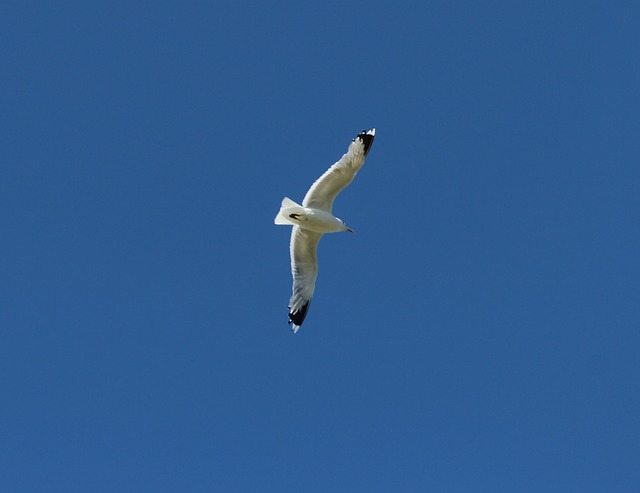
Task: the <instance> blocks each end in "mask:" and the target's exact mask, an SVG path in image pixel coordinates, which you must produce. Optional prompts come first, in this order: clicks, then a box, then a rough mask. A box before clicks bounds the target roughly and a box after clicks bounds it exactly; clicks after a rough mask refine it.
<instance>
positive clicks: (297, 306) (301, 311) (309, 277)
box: [289, 226, 322, 334]
mask: <svg viewBox="0 0 640 493" xmlns="http://www.w3.org/2000/svg"><path fill="white" fill-rule="evenodd" d="M321 237H322V233H316V232H315V231H309V230H308V229H302V228H300V227H299V226H294V227H293V230H292V231H291V244H290V249H291V275H292V276H293V294H292V295H291V299H290V300H289V323H290V324H291V325H292V327H291V329H292V330H293V333H294V334H295V333H296V332H297V331H298V329H299V328H300V326H301V325H302V322H304V318H305V317H306V316H307V311H308V310H309V305H310V304H311V297H312V296H313V291H314V290H315V287H316V278H317V277H318V258H317V255H316V252H317V249H318V242H319V241H320V238H321Z"/></svg>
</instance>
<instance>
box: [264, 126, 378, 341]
mask: <svg viewBox="0 0 640 493" xmlns="http://www.w3.org/2000/svg"><path fill="white" fill-rule="evenodd" d="M375 133H376V131H375V129H371V130H369V131H366V132H365V131H364V130H363V131H362V132H361V133H360V134H358V136H357V137H356V138H355V139H353V142H352V143H351V145H350V146H349V149H348V150H347V153H346V154H344V155H343V156H342V158H340V160H339V161H338V162H336V163H335V164H334V165H333V166H331V167H330V168H329V169H328V170H327V171H326V172H325V173H324V174H323V175H322V176H321V177H320V178H318V179H317V180H316V181H315V182H314V183H313V185H311V188H310V189H309V191H308V192H307V194H306V195H305V197H304V200H303V201H302V205H298V204H296V203H295V202H294V201H293V200H291V199H289V198H287V197H285V198H284V199H283V200H282V205H281V207H280V211H279V212H278V215H277V216H276V218H275V221H274V222H275V224H284V225H293V231H292V232H291V243H290V252H291V274H292V275H293V294H292V295H291V299H290V300H289V323H290V324H291V325H292V330H293V333H294V334H295V333H296V332H297V331H298V329H299V328H300V326H301V325H302V322H303V321H304V319H305V317H306V315H307V311H308V310H309V305H310V303H311V297H312V296H313V292H314V290H315V285H316V278H317V275H318V260H317V254H316V252H317V248H318V242H319V241H320V238H322V235H323V234H324V233H336V232H339V231H349V232H352V233H353V230H351V229H350V228H348V227H347V226H346V225H345V224H344V222H343V221H342V220H340V219H338V218H337V217H335V216H334V215H333V214H332V212H331V211H332V209H333V201H334V200H335V198H336V196H337V195H338V194H339V193H340V192H341V191H342V190H344V189H345V188H346V187H347V185H349V183H351V181H352V180H353V178H354V177H355V175H356V173H357V172H358V170H359V169H360V167H361V166H362V165H363V164H364V159H365V157H366V156H367V153H368V152H369V149H370V147H371V144H372V143H373V138H374V136H375Z"/></svg>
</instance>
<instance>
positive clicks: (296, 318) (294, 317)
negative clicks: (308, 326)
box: [289, 300, 311, 327]
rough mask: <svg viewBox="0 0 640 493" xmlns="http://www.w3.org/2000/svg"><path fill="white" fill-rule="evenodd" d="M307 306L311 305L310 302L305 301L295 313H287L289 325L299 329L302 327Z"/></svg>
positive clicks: (307, 309)
mask: <svg viewBox="0 0 640 493" xmlns="http://www.w3.org/2000/svg"><path fill="white" fill-rule="evenodd" d="M309 305H311V300H309V301H307V302H306V303H305V304H304V305H303V306H302V308H300V309H299V310H296V311H295V312H289V324H294V325H297V326H298V327H300V326H301V325H302V322H304V319H305V317H306V316H307V312H308V311H309Z"/></svg>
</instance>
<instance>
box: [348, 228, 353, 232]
mask: <svg viewBox="0 0 640 493" xmlns="http://www.w3.org/2000/svg"><path fill="white" fill-rule="evenodd" d="M347 231H348V232H349V233H355V231H354V230H352V229H351V228H347Z"/></svg>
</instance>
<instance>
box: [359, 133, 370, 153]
mask: <svg viewBox="0 0 640 493" xmlns="http://www.w3.org/2000/svg"><path fill="white" fill-rule="evenodd" d="M373 137H374V136H373V135H370V134H368V133H367V132H366V131H364V130H363V131H362V132H360V133H359V134H358V139H360V140H361V141H362V144H363V145H364V156H365V157H367V154H368V153H369V149H370V148H371V144H373Z"/></svg>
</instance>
